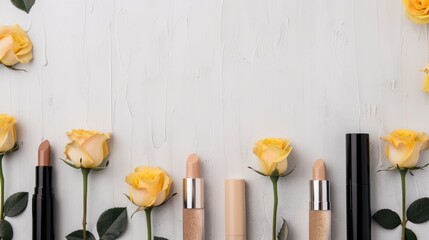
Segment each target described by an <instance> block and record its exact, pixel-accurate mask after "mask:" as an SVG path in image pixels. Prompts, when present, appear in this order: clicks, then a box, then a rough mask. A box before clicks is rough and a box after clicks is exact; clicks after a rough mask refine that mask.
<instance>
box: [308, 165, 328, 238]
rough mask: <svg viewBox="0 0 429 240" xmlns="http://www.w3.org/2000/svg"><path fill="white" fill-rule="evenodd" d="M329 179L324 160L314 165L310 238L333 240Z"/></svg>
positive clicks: (311, 184) (311, 181)
mask: <svg viewBox="0 0 429 240" xmlns="http://www.w3.org/2000/svg"><path fill="white" fill-rule="evenodd" d="M329 188H330V187H329V181H328V180H326V166H325V162H324V161H323V160H317V161H316V162H315V163H314V165H313V180H310V216H309V220H310V221H309V224H310V227H309V231H310V232H309V233H310V234H309V239H310V240H331V202H330V189H329Z"/></svg>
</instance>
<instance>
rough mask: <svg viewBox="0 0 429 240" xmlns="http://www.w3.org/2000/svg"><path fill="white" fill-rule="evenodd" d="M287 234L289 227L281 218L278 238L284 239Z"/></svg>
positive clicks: (279, 239)
mask: <svg viewBox="0 0 429 240" xmlns="http://www.w3.org/2000/svg"><path fill="white" fill-rule="evenodd" d="M288 235H289V228H288V226H287V222H286V220H285V219H284V218H283V224H282V228H280V232H279V234H277V239H278V240H286V239H287V236H288Z"/></svg>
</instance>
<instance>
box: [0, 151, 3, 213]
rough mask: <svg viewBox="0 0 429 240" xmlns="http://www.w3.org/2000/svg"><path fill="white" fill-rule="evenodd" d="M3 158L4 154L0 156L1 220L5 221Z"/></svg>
mask: <svg viewBox="0 0 429 240" xmlns="http://www.w3.org/2000/svg"><path fill="white" fill-rule="evenodd" d="M3 157H4V154H0V188H1V189H0V192H1V193H0V219H1V221H3V219H4V177H3Z"/></svg>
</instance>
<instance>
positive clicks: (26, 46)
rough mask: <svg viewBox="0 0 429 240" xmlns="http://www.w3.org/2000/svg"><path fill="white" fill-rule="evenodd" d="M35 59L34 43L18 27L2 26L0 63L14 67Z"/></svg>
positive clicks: (0, 31) (0, 30) (0, 27)
mask: <svg viewBox="0 0 429 240" xmlns="http://www.w3.org/2000/svg"><path fill="white" fill-rule="evenodd" d="M31 59H33V43H32V42H31V40H30V39H29V38H28V35H27V33H26V32H25V31H24V30H23V29H22V28H21V27H20V26H18V25H14V26H0V63H2V64H4V65H6V66H13V65H15V64H17V63H28V62H29V61H30V60H31Z"/></svg>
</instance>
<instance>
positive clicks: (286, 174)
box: [280, 166, 296, 177]
mask: <svg viewBox="0 0 429 240" xmlns="http://www.w3.org/2000/svg"><path fill="white" fill-rule="evenodd" d="M295 168H296V166H293V168H292V170H290V171H289V172H287V173H284V174H281V175H280V177H287V176H289V175H290V174H291V173H293V171H295Z"/></svg>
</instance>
